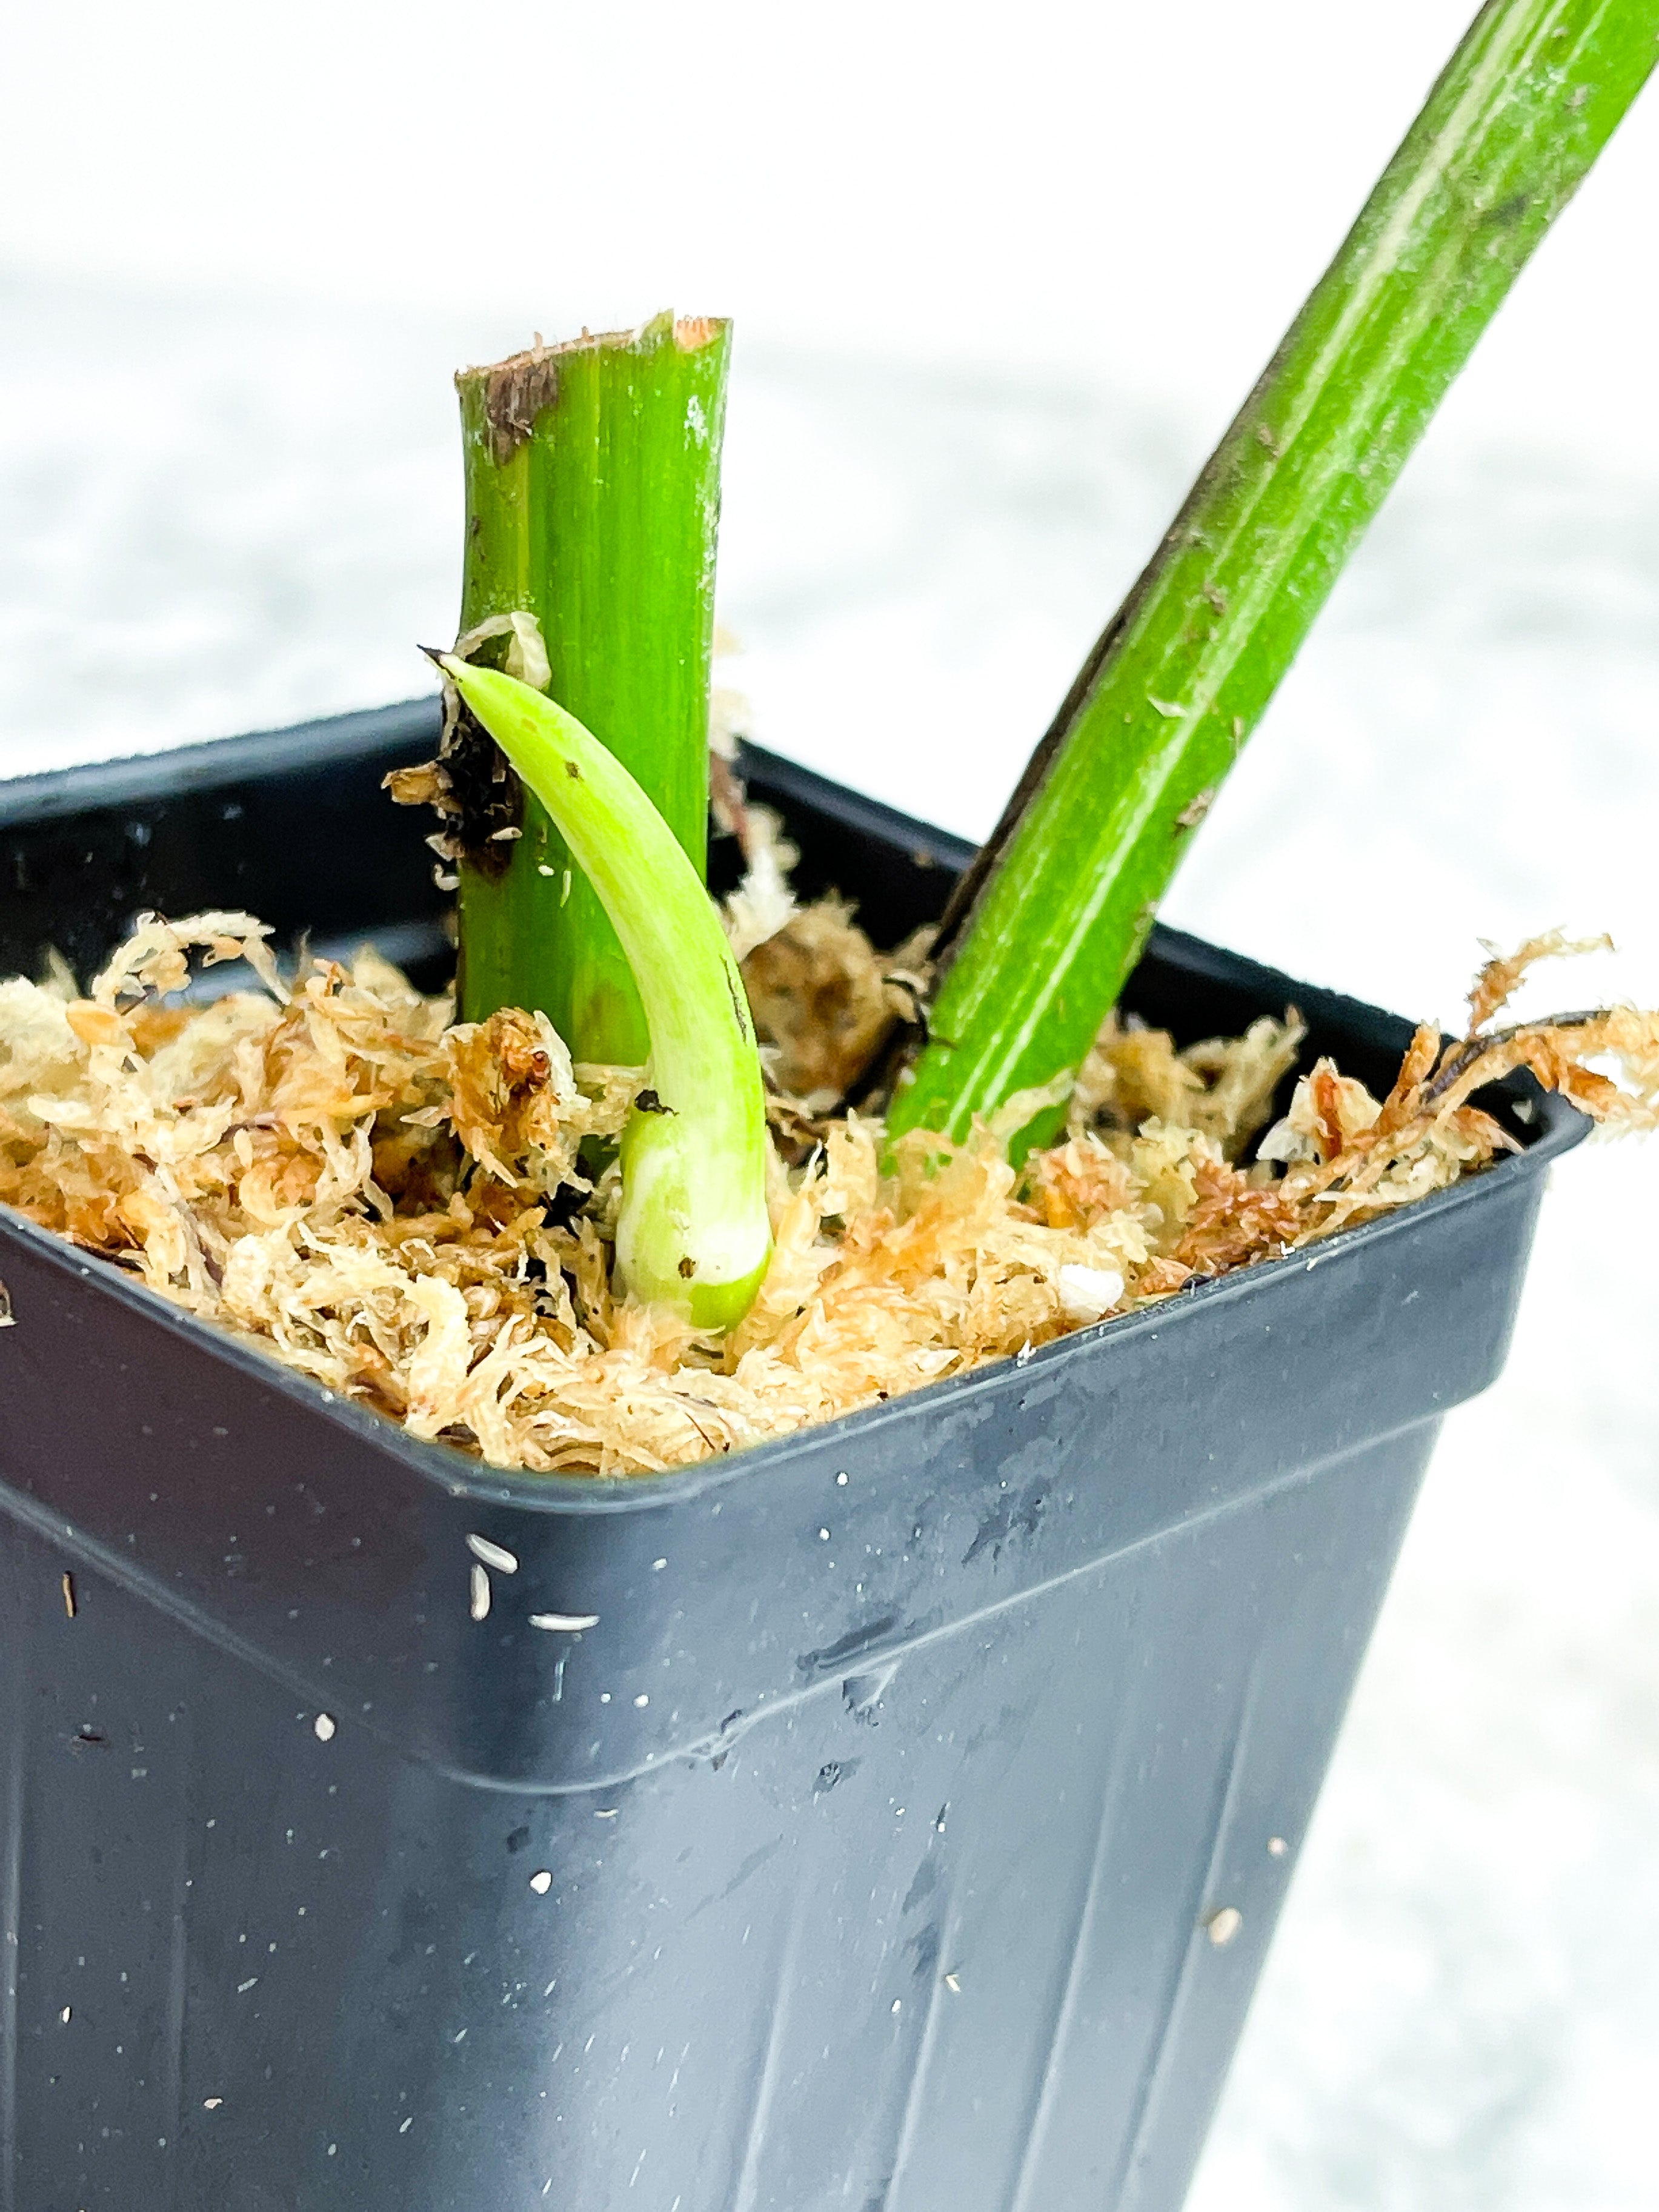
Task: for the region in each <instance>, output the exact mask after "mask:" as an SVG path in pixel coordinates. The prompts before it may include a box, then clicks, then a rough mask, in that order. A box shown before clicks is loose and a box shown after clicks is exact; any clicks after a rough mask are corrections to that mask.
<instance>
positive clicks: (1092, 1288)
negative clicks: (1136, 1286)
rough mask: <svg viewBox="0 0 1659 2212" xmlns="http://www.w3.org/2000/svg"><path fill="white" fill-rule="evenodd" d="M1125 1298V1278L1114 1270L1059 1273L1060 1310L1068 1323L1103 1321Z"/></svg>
mask: <svg viewBox="0 0 1659 2212" xmlns="http://www.w3.org/2000/svg"><path fill="white" fill-rule="evenodd" d="M1122 1296H1123V1278H1122V1276H1121V1274H1120V1273H1118V1271H1117V1269H1116V1268H1115V1267H1078V1266H1076V1265H1073V1266H1071V1267H1062V1268H1061V1269H1060V1311H1061V1312H1062V1313H1063V1314H1064V1315H1065V1316H1066V1320H1067V1321H1079V1322H1091V1321H1103V1320H1104V1318H1105V1316H1107V1315H1108V1314H1109V1313H1110V1311H1111V1310H1112V1308H1113V1307H1114V1306H1115V1304H1117V1302H1118V1300H1119V1299H1120V1298H1121V1297H1122Z"/></svg>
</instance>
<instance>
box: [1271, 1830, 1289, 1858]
mask: <svg viewBox="0 0 1659 2212" xmlns="http://www.w3.org/2000/svg"><path fill="white" fill-rule="evenodd" d="M1290 1848H1291V1847H1290V1845H1289V1844H1287V1843H1286V1842H1285V1838H1284V1837H1283V1836H1269V1837H1268V1838H1267V1856H1268V1857H1269V1858H1274V1859H1282V1858H1283V1857H1284V1856H1285V1852H1286V1851H1287V1850H1289V1849H1290Z"/></svg>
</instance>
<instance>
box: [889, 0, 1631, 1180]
mask: <svg viewBox="0 0 1659 2212" xmlns="http://www.w3.org/2000/svg"><path fill="white" fill-rule="evenodd" d="M1656 54H1659V0H1492V4H1490V5H1488V6H1487V7H1486V8H1485V9H1482V11H1481V13H1480V15H1479V17H1478V18H1477V19H1476V21H1475V22H1474V25H1473V26H1472V27H1471V28H1470V30H1469V32H1468V35H1467V36H1466V37H1465V39H1464V40H1463V43H1462V46H1460V47H1459V48H1458V51H1457V52H1456V53H1455V55H1454V57H1453V58H1452V60H1451V62H1450V64H1449V66H1448V68H1447V70H1446V71H1445V74H1444V75H1443V76H1442V77H1441V79H1440V82H1438V83H1437V85H1436V87H1435V88H1434V90H1433V92H1432V93H1431V94H1430V97H1429V100H1428V104H1427V106H1425V108H1424V110H1423V112H1422V113H1421V115H1420V116H1419V118H1418V119H1417V121H1416V123H1415V124H1414V125H1413V127H1412V129H1411V131H1410V132H1409V134H1408V135H1407V138H1406V140H1405V143H1403V145H1402V146H1401V149H1400V151H1399V152H1398V153H1397V154H1396V155H1395V158H1394V160H1393V161H1392V162H1391V163H1390V164H1389V168H1388V170H1387V172H1386V173H1385V174H1384V175H1383V179H1382V181H1381V182H1380V183H1379V184H1378V185H1377V187H1376V191H1374V192H1373V193H1372V195H1371V197H1370V201H1369V202H1368V203H1367V204H1366V207H1365V209H1364V212H1363V213H1362V215H1361V216H1360V217H1359V220H1358V222H1357V223H1356V224H1355V226H1354V228H1353V229H1352V232H1351V233H1350V234H1349V236H1348V238H1347V240H1346V242H1345V244H1344V245H1343V246H1342V248H1341V250H1340V252H1339V253H1338V255H1337V257H1336V259H1335V260H1334V262H1333V263H1332V264H1331V266H1330V268H1329V270H1328V271H1327V272H1326V274H1325V276H1323V277H1322V280H1321V281H1320V283H1319V284H1318V286H1317V287H1316V289H1315V291H1314V293H1313V295H1312V296H1311V297H1310V300H1309V301H1308V303H1307V305H1306V306H1305V307H1304V309H1303V310H1302V313H1301V314H1300V315H1299V316H1298V317H1297V320H1296V322H1295V324H1294V325H1292V327H1291V331H1290V333H1289V335H1288V336H1287V337H1286V338H1285V341H1284V343H1283V344H1282V345H1281V346H1280V348H1279V351H1278V353H1277V354H1276V355H1275V356H1273V361H1272V362H1271V363H1270V364H1269V366H1268V368H1267V373H1266V374H1265V375H1264V376H1263V377H1262V379H1261V382H1260V383H1259V384H1258V385H1257V386H1256V388H1255V391H1254V392H1252V393H1251V394H1250V397H1249V399H1248V400H1247V401H1246V402H1245V404H1244V407H1243V410H1242V412H1241V413H1240V415H1239V416H1238V418H1237V421H1236V422H1234V423H1233V425H1232V427H1231V429H1230V430H1229V431H1228V432H1227V435H1226V436H1225V438H1224V439H1223V440H1222V441H1221V444H1220V446H1219V447H1218V449H1217V451H1216V453H1215V454H1214V456H1213V457H1212V459H1211V460H1210V462H1209V464H1208V465H1207V466H1206V469H1205V471H1204V472H1203V474H1202V475H1201V476H1200V478H1199V480H1198V483H1196V485H1195V486H1194V489H1193V491H1192V493H1191V494H1190V495H1189V496H1188V501H1187V504H1186V505H1185V507H1183V508H1182V511H1181V513H1180V514H1179V515H1178V516H1177V517H1176V522H1175V525H1174V526H1173V527H1172V528H1171V530H1170V532H1169V535H1168V536H1167V537H1166V538H1165V539H1164V543H1163V544H1162V545H1161V546H1160V547H1159V548H1158V552H1157V553H1156V554H1155V555H1154V556H1153V558H1152V562H1151V563H1150V565H1149V566H1148V568H1147V569H1146V573H1145V574H1143V575H1142V577H1141V578H1140V580H1139V583H1137V584H1136V586H1134V589H1133V591H1132V592H1131V593H1130V594H1129V597H1128V599H1127V601H1126V602H1125V604H1124V605H1123V606H1122V608H1121V610H1120V611H1119V612H1118V614H1117V615H1116V617H1115V618H1114V620H1113V622H1112V623H1111V624H1110V625H1109V628H1108V629H1107V630H1106V632H1105V634H1104V635H1103V637H1102V638H1101V640H1100V641H1099V643H1098V644H1097V646H1096V647H1095V650H1094V652H1093V653H1092V654H1091V656H1090V659H1089V660H1088V661H1087V663H1086V664H1085V667H1084V669H1083V671H1082V673H1081V674H1080V675H1079V678H1078V679H1077V682H1076V684H1074V685H1073V689H1072V692H1071V696H1069V697H1068V698H1067V699H1066V702H1065V704H1064V705H1063V706H1062V707H1061V708H1060V714H1059V716H1058V718H1057V719H1056V720H1055V722H1054V726H1053V728H1052V729H1051V730H1050V731H1049V732H1048V736H1047V737H1046V738H1044V740H1043V742H1042V745H1041V746H1040V747H1039V749H1038V750H1037V752H1036V756H1035V757H1034V758H1033V759H1032V762H1031V763H1030V767H1029V768H1028V769H1027V771H1026V774H1025V776H1024V780H1023V781H1022V782H1021V784H1020V787H1019V788H1018V791H1017V792H1016V793H1015V795H1014V798H1013V799H1012V802H1011V804H1010V806H1009V808H1008V811H1007V812H1006V814H1005V816H1004V817H1003V820H1002V823H1001V824H1000V827H999V829H997V831H996V833H995V834H994V836H993V837H992V839H991V841H990V843H989V844H988V845H987V848H986V849H985V851H984V853H983V854H981V857H980V860H979V861H978V862H977V863H976V864H975V867H974V869H973V870H972V871H970V873H969V877H968V878H965V879H964V883H963V887H962V889H961V890H960V892H959V894H958V896H957V900H956V901H955V902H953V906H952V910H951V914H950V915H948V916H947V917H946V922H945V931H944V933H943V937H942V939H941V944H940V948H939V951H940V956H941V958H942V960H943V961H945V963H948V964H947V966H946V968H945V978H944V981H943V984H942V987H941V988H940V990H939V995H938V997H937V1000H936V1001H935V1003H934V1005H933V1009H932V1018H931V1025H930V1026H931V1034H932V1042H930V1043H929V1044H928V1046H927V1048H926V1050H925V1051H924V1052H923V1053H922V1054H921V1057H920V1059H919V1060H918V1061H917V1063H916V1066H915V1070H914V1079H913V1080H911V1081H910V1082H909V1084H908V1086H905V1087H902V1088H901V1089H900V1090H899V1091H898V1093H897V1095H896V1097H895V1098H894V1101H893V1104H892V1109H891V1112H890V1117H889V1127H890V1128H891V1129H892V1130H893V1131H894V1132H895V1133H896V1132H897V1131H899V1130H902V1129H907V1128H929V1129H939V1130H943V1131H945V1132H946V1133H949V1134H950V1135H951V1136H955V1137H961V1136H963V1135H965V1134H966V1133H967V1131H968V1129H969V1125H970V1123H971V1121H972V1119H973V1117H974V1116H975V1115H986V1116H987V1117H988V1116H989V1115H992V1114H993V1113H994V1112H995V1111H996V1109H998V1108H999V1107H1000V1106H1001V1105H1002V1104H1003V1103H1005V1102H1006V1100H1007V1099H1009V1098H1010V1097H1012V1096H1013V1094H1014V1093H1015V1092H1017V1091H1023V1090H1025V1089H1028V1088H1031V1087H1035V1086H1037V1085H1044V1084H1047V1083H1048V1082H1049V1081H1050V1080H1051V1079H1053V1078H1054V1076H1055V1075H1057V1074H1058V1073H1060V1072H1061V1071H1063V1070H1065V1069H1066V1068H1068V1067H1075V1066H1077V1065H1078V1064H1079V1061H1080V1060H1082V1058H1083V1055H1084V1054H1085V1052H1086V1051H1087V1049H1088V1048H1089V1045H1090V1043H1091V1040H1092V1039H1093V1037H1094V1036H1095V1033H1096V1031H1097V1029H1098V1027H1099V1025H1100V1023H1101V1022H1102V1020H1103V1018H1104V1017H1105V1015H1106V1013H1107V1012H1108V1011H1109V1008H1110V1007H1111V1006H1113V1004H1114V1003H1115V1000H1116V999H1117V995H1118V993H1119V991H1120V990H1121V987H1122V985H1123V982H1124V980H1125V978H1126V977H1127V975H1128V972H1129V970H1130V969H1131V968H1132V966H1133V963H1134V960H1135V957H1136V956H1137V954H1138V953H1139V950H1140V947H1141V945H1142V944H1143V943H1144V942H1145V940H1146V933H1147V931H1148V930H1149V929H1150V928H1151V927H1152V916H1153V914H1154V912H1155V910H1156V908H1157V905H1158V900H1159V899H1160V898H1161V897H1162V896H1163V894H1164V890H1165V888H1166V887H1167V885H1168V884H1169V881H1170V877H1171V876H1172V875H1173V874H1174V872H1175V869H1176V863H1177V861H1178V860H1180V858H1181V854H1182V850H1183V848H1185V846H1186V843H1187V841H1188V837H1189V836H1190V835H1191V833H1192V831H1193V829H1194V828H1195V827H1196V826H1197V824H1198V823H1199V822H1200V820H1201V819H1202V817H1203V816H1204V813H1205V812H1206V809H1207V808H1208V806H1209V805H1210V802H1211V800H1212V798H1213V797H1214V795H1215V792H1216V790H1217V787H1218V785H1219V784H1220V782H1221V781H1222V779H1223V777H1224V776H1225V775H1226V773H1227V771H1228V769H1230V768H1231V766H1232V763H1233V762H1234V760H1235V758H1236V757H1237V754H1238V751H1239V748H1240V747H1241V745H1242V744H1243V742H1244V739H1245V738H1246V737H1247V736H1248V735H1249V732H1250V731H1251V730H1252V729H1253V728H1254V727H1255V724H1256V722H1257V720H1259V718H1260V716H1261V712H1262V710H1263V708H1265V707H1266V706H1267V702H1268V700H1269V699H1270V698H1271V697H1272V696H1273V690H1274V688H1275V687H1276V685H1277V684H1278V683H1279V678H1281V677H1282V676H1283V675H1284V673H1285V670H1286V669H1287V668H1288V667H1289V666H1290V665H1291V660H1292V659H1294V658H1295V655H1296V653H1297V649H1298V647H1300V646H1301V643H1302V641H1303V639H1304V637H1305V636H1306V635H1307V633H1308V630H1309V629H1310V625H1311V624H1312V623H1313V620H1314V617H1316V614H1317V613H1318V611H1319V609H1320V607H1321V606H1322V605H1323V603H1324V600H1325V598H1326V595H1327V593H1328V592H1329V590H1330V588H1331V586H1332V585H1333V583H1334V581H1335V580H1336V577H1337V574H1338V573H1339V571H1340V568H1341V567H1342V564H1343V562H1345V561H1346V559H1347V557H1348V555H1349V553H1350V552H1351V551H1352V548H1353V546H1354V545H1355V544H1356V543H1357V542H1358V538H1359V536H1360V534H1361V532H1363V531H1364V527H1365V526H1366V524H1367V523H1368V522H1369V521H1370V518H1371V516H1372V515H1373V514H1374V513H1376V509H1377V508H1378V507H1380V506H1381V505H1382V502H1383V497H1384V495H1385V494H1386V493H1387V492H1388V490H1389V487H1390V485H1391V484H1392V483H1394V480H1395V477H1396V476H1397V475H1398V474H1399V472H1400V470H1401V467H1402V466H1403V465H1404V463H1405V460H1406V458H1407V454H1409V453H1410V452H1411V450H1412V448H1413V446H1414V445H1415V444H1416V442H1417V441H1418V438H1419V435H1421V433H1422V431H1423V428H1424V427H1425V424H1426V423H1427V422H1428V420H1429V417H1430V416H1431V415H1432V414H1433V412H1434V410H1435V408H1436V406H1437V404H1438V403H1439V401H1440V399H1441V398H1442V396H1443V393H1444V392H1445V391H1446V390H1447V387H1448V386H1449V385H1450V383H1451V381H1452V380H1453V378H1454V377H1455V375H1456V374H1457V372H1458V370H1459V369H1460V368H1462V365H1463V362H1465V360H1466V359H1467V358H1468V354H1469V351H1470V349H1471V348H1472V347H1473V346H1474V343H1475V340H1476V339H1477V338H1478V337H1480V333H1481V331H1483V330H1484V329H1485V328H1486V324H1487V323H1488V322H1489V321H1490V320H1491V319H1492V315H1493V314H1494V313H1495V312H1496V310H1497V308H1498V305H1499V303H1500V302H1501V301H1502V300H1503V298H1504V294H1505V293H1506V292H1507V291H1508V289H1509V288H1510V283H1511V282H1512V281H1513V279H1514V277H1515V276H1516V272H1517V271H1518V270H1520V268H1521V266H1522V264H1523V263H1524V262H1525V260H1526V259H1527V257H1528V254H1530V253H1531V252H1532V250H1533V248H1534V246H1536V245H1537V244H1538V242H1539V240H1540V239H1541V238H1542V236H1543V235H1544V233H1545V232H1546V231H1547V229H1548V228H1549V226H1550V223H1551V222H1553V219H1554V217H1555V216H1556V215H1557V214H1558V213H1559V210H1560V209H1561V208H1562V207H1563V206H1565V204H1566V202H1567V200H1568V199H1569V197H1571V194H1572V192H1573V191H1574V189H1575V187H1576V186H1577V185H1578V183H1579V181H1580V180H1581V179H1582V178H1583V176H1584V174H1585V173H1586V172H1587V171H1588V169H1589V167H1590V165H1591V163H1592V162H1593V161H1595V157H1596V155H1597V154H1598V153H1599V152H1600V151H1601V148H1602V147H1603V146H1604V145H1605V144H1606V143H1607V138H1608V137H1609V136H1610V135H1611V133H1612V131H1613V127H1614V125H1616V124H1617V123H1618V122H1619V119H1620V117H1621V116H1622V115H1623V114H1624V112H1625V111H1626V108H1627V107H1628V106H1630V104H1631V102H1632V100H1634V98H1635V97H1636V94H1637V93H1638V91H1639V90H1640V89H1641V87H1642V85H1643V83H1644V81H1645V79H1646V77H1647V76H1648V74H1649V72H1650V70H1652V68H1653V66H1654V62H1655V59H1656ZM1294 865H1295V862H1294V856H1293V855H1291V856H1288V857H1287V860H1286V866H1294ZM1058 1110H1059V1109H1056V1114H1057V1113H1058ZM1023 1134H1024V1144H1026V1145H1029V1144H1030V1142H1032V1141H1033V1140H1038V1141H1040V1140H1042V1139H1043V1138H1045V1137H1046V1135H1047V1134H1048V1124H1047V1123H1046V1122H1045V1121H1042V1120H1039V1121H1037V1122H1036V1123H1034V1124H1032V1125H1030V1127H1028V1128H1027V1129H1026V1131H1025V1132H1024V1133H1023ZM1022 1148H1023V1147H1022Z"/></svg>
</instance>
